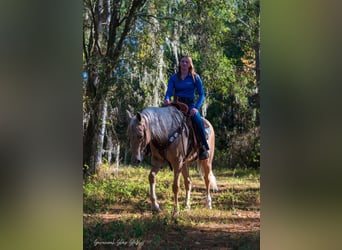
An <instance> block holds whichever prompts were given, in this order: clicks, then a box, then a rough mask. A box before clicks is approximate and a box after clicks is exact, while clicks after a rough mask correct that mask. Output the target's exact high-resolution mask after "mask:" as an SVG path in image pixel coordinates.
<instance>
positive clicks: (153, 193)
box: [148, 166, 160, 212]
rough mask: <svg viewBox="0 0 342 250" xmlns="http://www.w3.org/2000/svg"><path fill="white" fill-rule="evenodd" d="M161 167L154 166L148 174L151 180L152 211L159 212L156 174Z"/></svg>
mask: <svg viewBox="0 0 342 250" xmlns="http://www.w3.org/2000/svg"><path fill="white" fill-rule="evenodd" d="M159 169H160V167H158V166H157V167H153V166H152V169H151V171H150V174H149V176H148V180H149V182H150V199H151V205H152V211H155V212H159V211H160V207H159V204H158V202H157V195H156V175H157V173H158V172H159Z"/></svg>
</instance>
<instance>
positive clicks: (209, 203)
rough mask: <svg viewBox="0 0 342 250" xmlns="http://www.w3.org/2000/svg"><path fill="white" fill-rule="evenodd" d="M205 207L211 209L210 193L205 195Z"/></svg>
mask: <svg viewBox="0 0 342 250" xmlns="http://www.w3.org/2000/svg"><path fill="white" fill-rule="evenodd" d="M207 208H209V209H212V206H211V196H210V194H208V195H207Z"/></svg>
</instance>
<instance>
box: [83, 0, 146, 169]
mask: <svg viewBox="0 0 342 250" xmlns="http://www.w3.org/2000/svg"><path fill="white" fill-rule="evenodd" d="M145 2H146V0H131V1H120V0H107V1H104V0H85V1H84V24H83V57H84V62H85V68H86V71H87V72H88V76H89V77H88V80H87V83H86V87H85V88H86V90H85V99H86V105H85V112H86V113H87V114H89V117H88V119H87V120H86V122H85V123H86V124H85V126H84V127H85V130H84V141H83V164H84V166H87V171H88V173H90V174H92V173H94V172H95V169H96V167H97V166H98V165H99V164H100V163H101V158H102V148H103V142H104V132H105V129H106V118H107V100H108V92H109V91H110V89H111V88H112V87H113V86H114V85H115V82H114V79H115V74H117V73H118V72H117V71H116V69H117V67H118V66H119V64H120V59H121V58H120V56H121V54H122V51H123V49H124V47H125V43H126V42H127V40H126V39H127V37H128V35H129V33H130V31H131V30H132V29H133V27H134V26H135V24H136V20H137V14H138V13H139V11H140V10H141V9H142V8H143V6H144V4H145Z"/></svg>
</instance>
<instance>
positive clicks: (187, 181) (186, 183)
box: [182, 165, 191, 209]
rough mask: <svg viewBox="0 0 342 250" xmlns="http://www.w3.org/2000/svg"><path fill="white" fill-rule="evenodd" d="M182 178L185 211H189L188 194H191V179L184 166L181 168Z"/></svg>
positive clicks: (186, 167)
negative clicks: (184, 193)
mask: <svg viewBox="0 0 342 250" xmlns="http://www.w3.org/2000/svg"><path fill="white" fill-rule="evenodd" d="M182 174H183V178H184V186H185V191H186V209H190V193H191V179H190V175H189V167H188V166H187V165H184V166H183V168H182Z"/></svg>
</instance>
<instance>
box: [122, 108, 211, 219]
mask: <svg viewBox="0 0 342 250" xmlns="http://www.w3.org/2000/svg"><path fill="white" fill-rule="evenodd" d="M127 113H128V116H129V118H130V122H129V125H128V131H127V132H128V135H129V139H130V145H131V151H132V161H133V162H134V163H139V162H141V161H142V158H143V154H144V151H145V149H146V147H147V146H148V145H149V147H150V151H151V156H152V159H151V165H152V168H151V171H150V174H149V182H150V199H151V203H152V210H153V211H158V212H159V211H160V208H159V204H158V202H157V196H156V190H155V188H156V175H157V173H158V171H159V170H160V168H161V167H162V166H163V165H164V163H165V161H167V162H168V163H169V165H170V167H171V168H172V169H173V172H174V179H173V186H172V190H173V193H174V213H175V214H177V213H178V212H179V204H178V191H179V186H180V173H182V175H183V177H184V184H185V189H186V209H190V192H191V179H190V176H189V168H188V164H189V163H191V162H194V161H197V167H198V170H199V172H200V174H201V175H202V177H203V176H204V180H205V185H206V195H207V197H206V205H207V207H208V208H209V209H211V208H212V206H211V196H210V185H211V186H212V188H213V189H217V185H216V178H215V176H214V174H213V172H212V160H213V157H214V148H215V134H214V129H213V127H212V125H211V124H210V123H209V121H207V120H206V119H204V118H203V121H204V124H205V127H206V130H209V131H208V144H209V147H210V150H209V159H206V160H198V150H197V148H195V147H194V137H193V136H191V133H190V132H191V131H190V127H189V125H188V124H189V122H191V121H190V119H188V120H187V119H186V117H185V116H184V114H183V113H182V112H181V111H179V110H178V109H177V108H175V107H174V106H168V107H161V108H159V107H149V108H146V109H144V110H143V111H142V112H141V113H137V114H136V115H135V116H134V117H132V115H131V114H130V113H129V112H127Z"/></svg>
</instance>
